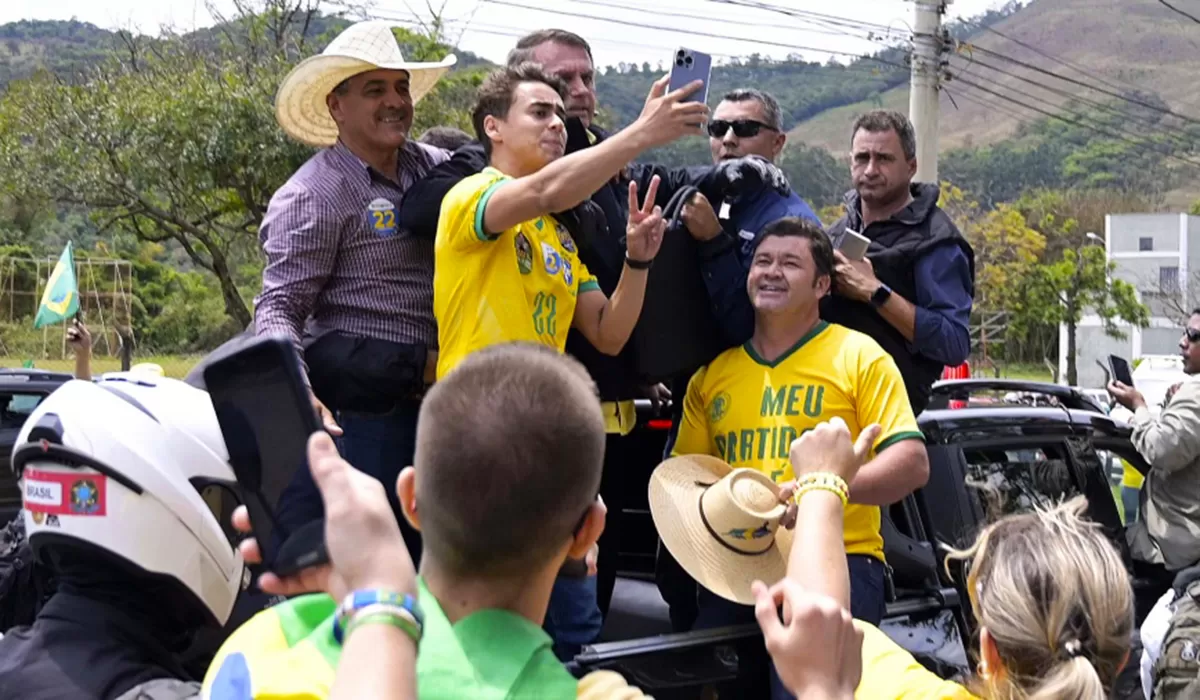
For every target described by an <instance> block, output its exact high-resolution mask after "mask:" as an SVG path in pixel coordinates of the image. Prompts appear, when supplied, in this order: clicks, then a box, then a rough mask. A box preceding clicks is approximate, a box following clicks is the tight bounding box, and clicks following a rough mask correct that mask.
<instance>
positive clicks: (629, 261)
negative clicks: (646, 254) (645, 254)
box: [625, 253, 654, 270]
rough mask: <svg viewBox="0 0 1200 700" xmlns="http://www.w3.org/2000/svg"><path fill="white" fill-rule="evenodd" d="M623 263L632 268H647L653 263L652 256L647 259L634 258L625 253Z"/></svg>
mask: <svg viewBox="0 0 1200 700" xmlns="http://www.w3.org/2000/svg"><path fill="white" fill-rule="evenodd" d="M625 264H626V265H628V266H629V267H630V269H632V270H649V269H650V268H651V267H653V265H654V258H650V259H649V260H634V259H633V258H631V257H629V254H628V253H626V254H625Z"/></svg>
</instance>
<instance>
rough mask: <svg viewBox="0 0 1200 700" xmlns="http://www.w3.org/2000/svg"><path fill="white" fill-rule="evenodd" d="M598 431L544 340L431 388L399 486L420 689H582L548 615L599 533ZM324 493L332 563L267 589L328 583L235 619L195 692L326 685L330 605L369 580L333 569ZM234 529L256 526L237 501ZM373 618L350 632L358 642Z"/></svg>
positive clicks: (481, 692) (491, 354)
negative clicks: (413, 570) (569, 566)
mask: <svg viewBox="0 0 1200 700" xmlns="http://www.w3.org/2000/svg"><path fill="white" fill-rule="evenodd" d="M604 435H605V433H604V416H603V415H602V412H601V410H600V402H599V398H598V395H597V393H596V389H595V385H594V383H593V382H592V380H591V378H590V377H589V376H588V375H587V372H586V371H585V370H584V369H583V367H582V365H580V364H579V363H578V362H576V361H575V360H573V359H571V358H569V357H566V356H563V355H560V354H558V353H557V352H555V351H554V350H552V349H549V348H544V347H541V346H538V345H533V344H528V343H510V344H503V345H496V346H492V347H489V348H485V349H483V350H480V351H478V352H475V353H472V354H471V355H470V356H469V357H467V358H466V359H465V360H464V361H463V362H462V364H460V365H459V366H458V367H457V368H456V369H455V370H454V371H452V372H450V373H449V374H448V375H447V376H446V377H445V378H444V379H442V380H441V381H439V382H438V383H437V384H436V385H435V386H434V387H433V388H432V389H431V390H430V391H429V393H428V394H427V395H426V397H425V400H424V402H423V403H422V405H421V413H420V417H419V419H418V423H417V440H416V457H415V460H414V461H415V465H414V466H412V467H408V468H406V469H405V470H404V471H403V472H402V473H401V474H400V477H399V479H398V481H397V485H396V487H397V493H398V496H399V500H400V503H401V505H402V507H403V510H404V513H405V516H406V517H407V518H408V519H409V521H410V522H411V524H412V525H413V526H414V527H416V528H417V529H419V530H420V531H421V534H422V537H423V539H424V543H425V547H424V553H423V555H422V558H421V562H420V568H419V576H418V578H417V591H418V596H417V598H418V600H419V602H420V607H421V609H422V611H423V613H424V623H423V634H422V635H421V638H420V642H419V651H418V654H417V666H416V670H417V691H418V694H419V696H420V697H421V698H422V700H430V699H432V700H437V699H438V698H455V699H456V700H457V699H458V698H472V699H478V700H487V699H488V698H513V699H521V698H530V699H533V698H537V699H539V700H541V699H553V698H574V697H576V681H575V679H574V678H573V677H572V676H571V674H570V673H568V672H567V670H566V668H565V667H564V666H563V665H562V664H561V663H560V662H559V661H558V659H557V658H556V657H555V655H554V653H553V650H552V648H551V639H550V637H549V636H548V635H547V634H546V633H545V632H544V631H543V630H542V622H543V618H544V616H545V614H546V608H547V605H548V604H549V600H550V593H551V590H552V588H553V586H554V580H555V578H556V576H557V575H558V572H559V569H560V568H561V566H562V564H563V562H564V561H565V560H566V559H567V558H568V557H573V558H576V559H581V558H583V557H584V555H585V554H586V553H587V551H588V550H589V549H590V548H591V546H592V545H593V544H594V543H595V542H596V539H597V538H598V537H599V535H600V533H601V531H602V530H603V529H604V519H605V508H604V504H603V502H601V501H600V500H599V498H598V497H597V493H598V491H599V485H600V471H601V464H602V462H603V456H604V455H603V452H604ZM310 460H311V457H310ZM316 471H317V468H316V467H315V466H314V474H315V473H316ZM323 497H324V498H325V499H326V501H327V502H326V510H327V517H328V519H329V522H327V535H326V537H327V541H328V544H329V548H330V556H331V558H332V559H333V562H334V568H330V567H322V568H320V569H310V570H306V571H305V572H302V573H301V574H299V575H297V576H295V577H293V578H290V579H287V580H280V579H279V578H278V577H276V576H274V575H271V574H266V575H264V576H263V577H262V579H261V580H260V586H261V587H262V589H263V590H264V591H266V592H268V593H271V594H282V595H288V596H294V595H297V594H301V593H310V592H312V591H325V592H326V593H327V594H326V593H322V594H317V595H303V596H300V597H297V598H292V599H290V600H288V601H287V602H284V603H282V604H280V605H276V606H274V607H272V608H270V609H268V610H266V611H264V612H262V613H259V614H258V615H257V616H255V617H254V618H253V619H251V620H250V621H249V622H247V623H246V624H245V625H243V626H242V627H241V628H239V629H238V630H237V631H235V632H234V634H233V635H232V636H230V638H229V639H228V640H227V641H226V643H225V645H224V646H222V648H221V650H220V651H219V652H218V653H217V656H216V658H215V659H214V662H213V665H212V667H211V668H210V670H209V673H208V675H207V677H206V678H205V682H204V689H203V697H204V698H209V699H211V700H254V699H256V698H266V697H311V698H326V697H329V696H330V691H331V689H332V688H333V687H334V678H335V676H336V675H337V674H336V673H335V671H336V669H337V668H338V665H339V661H342V650H343V647H342V646H341V645H340V644H339V643H337V640H336V639H335V638H334V634H333V629H334V617H335V612H336V607H337V604H338V601H340V600H342V599H344V598H345V596H346V595H347V594H349V593H351V592H353V591H354V590H356V589H358V590H362V588H363V583H362V581H361V579H362V577H360V580H357V581H354V582H347V581H345V580H343V579H342V578H341V577H340V576H339V574H338V573H335V570H336V567H338V566H340V565H341V562H340V561H339V557H338V551H339V550H338V548H337V547H336V546H335V540H334V538H333V535H332V529H333V526H332V524H331V523H332V521H334V519H336V518H338V517H339V513H338V508H337V507H336V504H335V503H331V502H329V498H328V496H327V495H326V494H325V493H324V490H323ZM235 525H236V526H238V528H239V529H241V530H243V531H248V530H249V523H248V519H247V517H246V515H245V512H244V511H240V512H239V513H238V515H237V516H236V517H235ZM382 534H383V535H386V534H388V533H386V532H385V533H382ZM360 539H361V541H360V542H358V543H357V548H358V550H359V551H366V552H371V551H376V549H377V548H376V547H375V546H374V545H376V544H377V543H375V542H373V540H372V538H371V537H368V536H364V537H361V538H360ZM380 551H387V550H380ZM242 553H243V556H244V558H245V559H246V561H248V562H251V563H253V562H256V561H258V560H259V559H260V558H261V557H260V555H259V552H258V548H257V545H256V544H255V543H254V542H253V540H248V541H247V542H244V543H243V545H242ZM384 563H385V562H379V564H380V565H382V564H384ZM367 578H369V577H367ZM384 578H386V577H384ZM367 588H369V589H374V590H379V589H389V588H394V586H388V585H387V581H381V582H379V583H374V582H371V584H370V585H368V586H367ZM391 592H394V593H403V591H396V590H393V591H391ZM370 627H371V626H366V627H354V628H352V634H351V639H352V638H353V634H361V633H362V632H361V631H360V630H362V629H369V628H370ZM347 641H349V640H347ZM339 682H341V678H340V677H339Z"/></svg>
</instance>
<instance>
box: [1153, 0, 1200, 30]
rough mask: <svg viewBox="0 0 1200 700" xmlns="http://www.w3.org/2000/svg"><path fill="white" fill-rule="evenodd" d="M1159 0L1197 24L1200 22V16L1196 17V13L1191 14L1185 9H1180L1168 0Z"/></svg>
mask: <svg viewBox="0 0 1200 700" xmlns="http://www.w3.org/2000/svg"><path fill="white" fill-rule="evenodd" d="M1158 1H1159V2H1160V3H1161V4H1162V5H1164V6H1165V7H1168V8H1170V9H1172V10H1174V11H1175V12H1178V13H1179V14H1181V15H1183V16H1184V17H1187V18H1188V19H1190V20H1192V21H1193V22H1195V23H1196V24H1200V17H1196V15H1190V14H1188V13H1186V12H1184V11H1183V10H1181V9H1179V8H1178V7H1175V6H1174V5H1172V4H1171V3H1169V2H1167V0H1158Z"/></svg>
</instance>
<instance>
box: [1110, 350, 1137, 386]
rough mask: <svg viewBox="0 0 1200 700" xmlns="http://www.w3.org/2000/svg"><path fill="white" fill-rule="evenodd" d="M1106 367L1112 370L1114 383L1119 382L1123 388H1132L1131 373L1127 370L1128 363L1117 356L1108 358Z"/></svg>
mask: <svg viewBox="0 0 1200 700" xmlns="http://www.w3.org/2000/svg"><path fill="white" fill-rule="evenodd" d="M1108 367H1109V369H1111V370H1112V378H1113V379H1114V380H1115V381H1118V382H1121V383H1122V384H1124V385H1125V386H1128V387H1132V386H1133V372H1132V371H1130V369H1129V362H1127V361H1126V360H1125V358H1123V357H1119V356H1117V355H1109V356H1108Z"/></svg>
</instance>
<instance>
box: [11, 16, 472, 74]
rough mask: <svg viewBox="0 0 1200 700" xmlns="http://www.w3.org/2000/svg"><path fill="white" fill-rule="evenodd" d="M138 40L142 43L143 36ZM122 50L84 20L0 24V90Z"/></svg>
mask: <svg viewBox="0 0 1200 700" xmlns="http://www.w3.org/2000/svg"><path fill="white" fill-rule="evenodd" d="M349 24H350V22H349V21H348V20H345V19H342V18H340V17H335V16H329V15H318V16H316V17H314V18H313V20H312V22H311V24H310V26H309V27H308V34H307V35H308V36H309V37H312V38H313V40H314V41H316V42H317V44H318V46H321V47H323V45H324V44H325V43H327V42H328V41H329V40H331V39H332V38H333V37H334V36H336V35H337V33H338V32H340V31H341V30H342V29H344V28H345V27H346V26H348V25H349ZM240 36H241V29H240V28H239V26H238V24H237V22H230V23H226V24H222V25H218V26H215V27H206V28H204V29H199V30H196V31H194V32H190V33H188V34H185V35H184V38H185V39H186V40H188V41H190V42H195V43H197V44H200V45H215V44H216V42H218V41H221V40H227V39H229V38H231V37H232V38H235V39H236V38H239V37H240ZM139 39H140V40H141V41H143V42H146V41H148V40H147V39H146V38H145V37H140V38H139ZM149 41H152V40H149ZM124 47H125V44H124V42H123V41H122V39H121V37H120V36H119V35H118V33H117V32H115V31H109V30H107V29H101V28H99V27H97V26H95V25H94V24H89V23H87V22H78V21H74V20H70V21H32V20H22V21H20V22H10V23H8V24H0V88H2V87H3V86H5V85H7V84H8V83H9V82H11V81H13V80H19V79H21V78H27V77H29V76H30V75H33V73H34V72H35V71H37V70H39V69H43V68H44V69H47V70H49V71H51V72H52V73H54V74H55V75H58V76H60V77H63V78H70V77H72V76H74V75H77V74H78V73H79V72H81V71H83V70H85V69H87V68H89V67H94V66H95V65H96V64H98V63H100V62H101V61H103V60H104V59H105V58H107V57H109V56H111V55H112V53H113V52H114V51H117V52H122V51H123V50H124ZM455 55H457V56H458V63H457V64H456V69H459V70H462V69H466V68H474V67H478V66H488V65H491V63H490V62H489V61H487V60H486V59H484V58H481V57H479V56H477V55H475V54H474V53H471V52H470V51H464V50H462V49H456V50H455Z"/></svg>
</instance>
